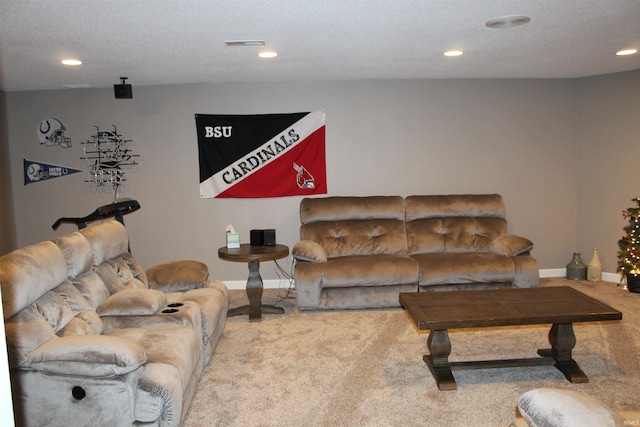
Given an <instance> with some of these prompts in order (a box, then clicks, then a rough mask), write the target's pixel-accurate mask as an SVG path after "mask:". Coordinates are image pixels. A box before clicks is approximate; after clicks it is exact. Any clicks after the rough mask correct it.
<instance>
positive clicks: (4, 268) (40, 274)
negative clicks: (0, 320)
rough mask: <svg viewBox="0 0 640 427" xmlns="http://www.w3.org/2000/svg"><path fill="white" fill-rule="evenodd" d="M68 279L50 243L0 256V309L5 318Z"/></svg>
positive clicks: (65, 267)
mask: <svg viewBox="0 0 640 427" xmlns="http://www.w3.org/2000/svg"><path fill="white" fill-rule="evenodd" d="M66 279H67V263H66V261H65V259H64V256H63V254H62V252H61V251H60V249H59V248H58V247H57V246H56V245H55V243H53V242H40V243H36V244H35V245H31V246H25V247H23V248H21V249H17V250H15V251H13V252H10V253H8V254H6V255H3V256H2V257H0V286H2V309H3V314H4V318H5V319H8V318H9V317H11V316H13V315H14V314H16V313H17V312H19V311H20V310H22V309H23V308H25V307H26V306H28V305H29V304H31V303H33V302H34V301H36V300H37V299H38V298H40V297H41V296H42V295H43V294H45V293H47V292H48V291H50V290H52V289H54V288H55V287H56V286H58V285H59V284H61V283H62V282H64V281H65V280H66Z"/></svg>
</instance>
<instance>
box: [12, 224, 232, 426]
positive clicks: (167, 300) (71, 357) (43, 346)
mask: <svg viewBox="0 0 640 427" xmlns="http://www.w3.org/2000/svg"><path fill="white" fill-rule="evenodd" d="M128 247H129V238H128V233H127V231H126V229H125V228H124V226H123V225H122V224H120V223H119V222H117V221H109V222H106V223H102V224H99V225H95V226H92V227H88V228H84V229H82V230H80V231H75V232H72V233H69V234H67V235H64V236H62V237H60V238H57V239H55V240H54V241H44V242H40V243H37V244H34V245H30V246H26V247H23V248H20V249H17V250H15V251H13V252H11V253H8V254H6V255H4V256H2V257H0V285H1V289H2V308H3V312H4V319H5V329H6V338H7V348H8V356H9V366H10V374H11V383H12V393H13V400H14V412H15V418H16V423H17V425H21V426H22V425H24V426H45V425H46V426H76V425H95V426H130V425H136V426H143V425H144V426H178V425H181V424H182V422H183V421H184V418H185V416H186V414H187V411H188V409H189V406H190V404H191V400H192V398H193V395H194V392H195V390H196V387H197V385H198V381H199V379H200V377H201V375H202V373H203V370H204V367H205V366H206V365H208V363H209V361H210V359H211V356H212V354H213V352H214V350H215V348H216V345H217V343H218V341H219V339H220V337H221V336H222V332H223V329H224V325H225V320H226V313H227V309H228V304H229V297H228V291H227V288H226V286H225V285H224V283H222V282H220V281H218V280H210V279H209V278H208V275H209V272H208V269H207V267H206V265H204V264H202V263H200V262H197V261H175V262H169V263H165V264H160V265H158V266H156V267H152V268H150V269H149V270H147V271H146V272H145V271H144V270H143V269H142V268H141V266H140V264H139V263H138V262H137V260H136V259H135V258H134V257H133V256H132V254H131V253H130V252H129V251H128Z"/></svg>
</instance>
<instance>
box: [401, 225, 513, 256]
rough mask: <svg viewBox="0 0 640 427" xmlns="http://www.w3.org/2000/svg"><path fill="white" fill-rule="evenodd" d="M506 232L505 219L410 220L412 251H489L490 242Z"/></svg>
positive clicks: (409, 234) (409, 242)
mask: <svg viewBox="0 0 640 427" xmlns="http://www.w3.org/2000/svg"><path fill="white" fill-rule="evenodd" d="M506 232H507V221H506V220H505V219H504V218H491V217H488V218H484V217H482V218H470V217H445V218H428V219H416V220H413V221H410V222H408V223H407V244H408V250H409V253H410V254H421V253H433V252H478V251H481V252H486V251H488V250H489V246H490V245H491V242H493V241H494V240H495V239H497V238H498V237H499V236H500V235H502V234H504V233H506Z"/></svg>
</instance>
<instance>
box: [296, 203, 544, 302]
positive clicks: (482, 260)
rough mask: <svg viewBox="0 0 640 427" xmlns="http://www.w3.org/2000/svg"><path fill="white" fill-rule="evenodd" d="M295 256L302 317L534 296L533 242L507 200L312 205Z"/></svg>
mask: <svg viewBox="0 0 640 427" xmlns="http://www.w3.org/2000/svg"><path fill="white" fill-rule="evenodd" d="M300 221H301V225H300V241H299V242H297V243H296V244H295V246H294V247H293V249H292V255H293V257H294V259H295V260H296V263H295V266H294V279H295V287H296V300H297V305H298V308H299V309H302V310H305V309H307V310H311V309H357V308H376V307H397V306H399V302H398V294H399V293H400V292H418V291H420V292H423V291H432V290H455V289H487V288H500V287H523V288H524V287H533V286H537V284H538V263H537V261H536V260H535V258H533V257H532V256H531V253H530V251H531V250H532V248H533V243H532V242H531V241H530V240H529V239H527V238H524V237H520V236H515V235H512V234H509V233H508V229H507V219H506V211H505V206H504V201H503V199H502V197H501V196H500V195H498V194H466V195H426V196H409V197H406V198H403V197H400V196H368V197H321V198H305V199H303V200H302V201H301V203H300Z"/></svg>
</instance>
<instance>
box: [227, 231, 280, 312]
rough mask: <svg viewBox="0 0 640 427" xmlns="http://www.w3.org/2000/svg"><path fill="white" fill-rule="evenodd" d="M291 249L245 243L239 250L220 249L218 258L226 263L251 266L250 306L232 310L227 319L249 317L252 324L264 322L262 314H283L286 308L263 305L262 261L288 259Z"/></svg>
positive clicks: (248, 284)
mask: <svg viewBox="0 0 640 427" xmlns="http://www.w3.org/2000/svg"><path fill="white" fill-rule="evenodd" d="M287 255H289V248H288V247H287V246H285V245H279V244H276V245H274V246H251V245H249V244H248V243H243V244H241V245H240V248H238V249H229V248H227V247H226V246H223V247H222V248H220V249H218V257H219V258H220V259H222V260H225V261H232V262H246V263H248V264H249V278H248V279H247V297H249V305H244V306H242V307H236V308H232V309H231V310H229V311H228V312H227V317H231V316H239V315H242V314H248V315H249V321H250V322H259V321H260V320H262V313H269V314H282V313H284V308H282V307H276V306H273V305H262V290H263V284H262V277H261V276H260V261H275V260H277V259H281V258H286V256H287Z"/></svg>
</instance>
